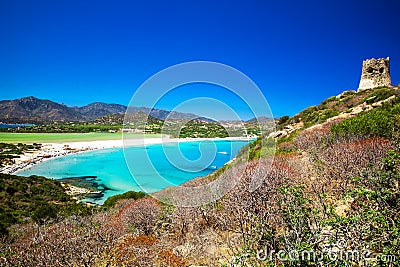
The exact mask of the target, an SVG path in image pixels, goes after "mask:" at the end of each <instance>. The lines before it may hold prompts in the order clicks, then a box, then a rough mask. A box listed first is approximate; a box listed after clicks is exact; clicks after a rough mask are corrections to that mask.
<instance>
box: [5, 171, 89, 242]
mask: <svg viewBox="0 0 400 267" xmlns="http://www.w3.org/2000/svg"><path fill="white" fill-rule="evenodd" d="M89 211H90V209H89V208H88V207H87V206H86V205H84V204H82V203H76V201H75V200H73V199H72V198H71V197H70V196H69V195H67V194H66V193H65V190H64V188H63V186H62V185H61V183H60V182H58V181H56V180H51V179H47V178H44V177H40V176H31V177H22V176H16V175H9V174H2V173H0V235H5V234H7V233H8V227H10V226H11V225H13V224H22V223H29V222H32V221H33V222H36V223H40V224H45V223H49V222H52V223H54V222H56V219H61V218H63V217H69V216H71V215H74V214H76V215H80V216H84V215H88V214H89Z"/></svg>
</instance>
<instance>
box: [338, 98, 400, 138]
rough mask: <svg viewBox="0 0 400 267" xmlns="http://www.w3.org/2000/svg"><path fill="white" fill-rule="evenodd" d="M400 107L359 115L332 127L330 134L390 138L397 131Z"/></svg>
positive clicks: (385, 108) (383, 108)
mask: <svg viewBox="0 0 400 267" xmlns="http://www.w3.org/2000/svg"><path fill="white" fill-rule="evenodd" d="M399 110H400V107H398V106H397V105H395V106H394V107H393V108H388V107H381V108H377V109H373V110H371V111H368V112H365V113H361V114H359V115H358V116H356V117H353V118H348V119H345V120H343V121H342V122H340V123H339V124H336V125H333V126H332V128H331V132H332V133H334V134H336V135H364V136H366V137H372V136H379V137H387V138H391V137H393V136H394V134H396V133H397V131H398V130H399V126H400V125H399V120H398V111H399Z"/></svg>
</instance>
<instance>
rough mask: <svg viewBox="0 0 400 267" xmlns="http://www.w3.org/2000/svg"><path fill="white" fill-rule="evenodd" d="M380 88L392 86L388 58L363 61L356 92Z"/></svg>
mask: <svg viewBox="0 0 400 267" xmlns="http://www.w3.org/2000/svg"><path fill="white" fill-rule="evenodd" d="M382 86H392V80H391V78H390V64H389V57H387V58H378V59H375V58H372V59H367V60H364V61H363V66H362V73H361V80H360V85H359V86H358V91H363V90H367V89H372V88H377V87H382Z"/></svg>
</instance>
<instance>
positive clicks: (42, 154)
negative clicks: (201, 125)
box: [0, 137, 251, 174]
mask: <svg viewBox="0 0 400 267" xmlns="http://www.w3.org/2000/svg"><path fill="white" fill-rule="evenodd" d="M206 140H210V141H217V140H230V141H249V140H251V139H250V138H246V137H227V138H174V139H170V138H169V137H164V138H161V137H160V138H136V139H126V140H122V139H119V140H99V141H86V142H80V141H78V142H64V143H42V147H41V149H40V150H37V151H34V152H33V153H25V154H23V155H20V157H19V158H15V163H14V164H12V165H8V166H5V167H3V168H2V169H1V170H0V173H5V174H18V172H19V171H22V170H25V169H28V168H30V167H32V166H34V165H35V164H38V163H41V162H43V161H46V160H49V159H53V158H56V157H63V156H66V155H71V154H76V153H81V152H85V151H92V150H98V149H107V148H119V147H128V146H142V145H152V144H162V143H172V142H193V141H206Z"/></svg>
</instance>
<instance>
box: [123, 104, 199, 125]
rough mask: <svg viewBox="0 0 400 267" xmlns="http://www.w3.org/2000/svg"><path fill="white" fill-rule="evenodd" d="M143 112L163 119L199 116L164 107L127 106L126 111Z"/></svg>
mask: <svg viewBox="0 0 400 267" xmlns="http://www.w3.org/2000/svg"><path fill="white" fill-rule="evenodd" d="M138 111H141V112H144V113H146V114H149V115H151V116H152V117H154V118H157V119H160V120H163V121H165V120H166V119H167V118H168V119H169V120H181V119H193V118H197V117H199V116H197V115H195V114H192V113H182V112H177V111H169V110H164V109H156V108H148V107H132V106H129V107H128V113H135V112H138Z"/></svg>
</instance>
